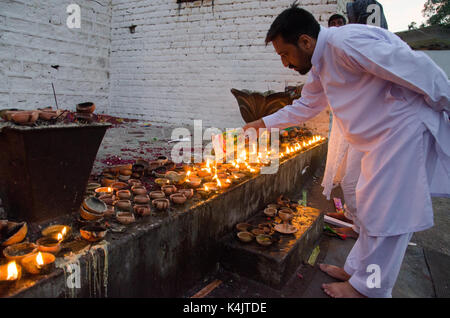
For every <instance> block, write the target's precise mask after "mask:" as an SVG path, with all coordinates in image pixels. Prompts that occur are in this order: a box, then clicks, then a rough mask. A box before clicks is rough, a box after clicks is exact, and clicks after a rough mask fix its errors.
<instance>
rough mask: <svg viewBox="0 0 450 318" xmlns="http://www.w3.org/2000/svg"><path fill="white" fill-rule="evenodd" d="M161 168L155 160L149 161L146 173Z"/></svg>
mask: <svg viewBox="0 0 450 318" xmlns="http://www.w3.org/2000/svg"><path fill="white" fill-rule="evenodd" d="M161 166H162V164H161V163H160V162H159V161H157V160H153V161H150V162H149V163H148V168H147V172H152V171H153V170H155V169H156V168H159V167H161Z"/></svg>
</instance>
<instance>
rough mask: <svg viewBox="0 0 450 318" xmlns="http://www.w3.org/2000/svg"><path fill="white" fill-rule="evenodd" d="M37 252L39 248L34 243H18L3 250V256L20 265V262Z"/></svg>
mask: <svg viewBox="0 0 450 318" xmlns="http://www.w3.org/2000/svg"><path fill="white" fill-rule="evenodd" d="M36 252H37V246H36V244H34V243H29V242H25V243H18V244H14V245H10V246H8V247H6V248H5V249H4V250H3V255H4V256H5V257H6V258H7V259H8V260H9V261H16V262H18V263H20V261H21V260H22V259H23V258H24V257H26V256H28V255H31V254H34V253H36Z"/></svg>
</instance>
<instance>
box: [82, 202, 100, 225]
mask: <svg viewBox="0 0 450 318" xmlns="http://www.w3.org/2000/svg"><path fill="white" fill-rule="evenodd" d="M105 211H106V204H105ZM80 216H81V217H82V218H83V219H84V220H86V221H98V220H101V219H103V213H100V214H99V213H92V212H89V211H86V210H85V209H84V208H83V206H81V207H80Z"/></svg>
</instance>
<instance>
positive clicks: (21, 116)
mask: <svg viewBox="0 0 450 318" xmlns="http://www.w3.org/2000/svg"><path fill="white" fill-rule="evenodd" d="M38 118H39V111H20V112H15V113H13V114H11V120H12V121H13V122H15V123H16V124H19V125H31V124H34V123H35V122H36V120H37V119H38Z"/></svg>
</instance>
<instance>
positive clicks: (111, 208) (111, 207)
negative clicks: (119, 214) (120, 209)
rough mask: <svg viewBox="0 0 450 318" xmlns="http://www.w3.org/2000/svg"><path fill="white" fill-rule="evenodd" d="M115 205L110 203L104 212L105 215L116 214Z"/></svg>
mask: <svg viewBox="0 0 450 318" xmlns="http://www.w3.org/2000/svg"><path fill="white" fill-rule="evenodd" d="M114 212H115V211H114V206H113V205H108V209H107V210H106V211H105V213H103V215H104V216H106V217H110V216H113V215H114Z"/></svg>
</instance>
